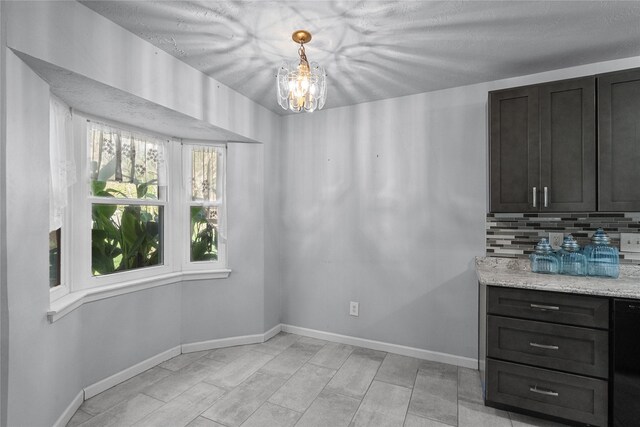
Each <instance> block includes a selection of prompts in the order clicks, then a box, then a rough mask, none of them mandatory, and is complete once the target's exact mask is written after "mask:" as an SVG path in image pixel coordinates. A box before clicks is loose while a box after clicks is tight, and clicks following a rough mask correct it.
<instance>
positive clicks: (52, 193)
mask: <svg viewBox="0 0 640 427" xmlns="http://www.w3.org/2000/svg"><path fill="white" fill-rule="evenodd" d="M71 123H72V122H71V111H70V109H69V106H68V105H66V104H65V103H64V102H62V101H61V100H59V99H58V98H56V97H54V96H53V95H51V97H50V100H49V288H51V292H52V293H51V298H52V299H56V298H59V297H60V296H62V295H64V294H65V293H67V292H68V286H67V285H68V284H67V283H64V282H66V279H63V271H62V270H63V265H64V263H63V262H62V258H63V252H62V243H63V242H62V241H63V234H64V233H63V230H64V228H65V215H66V210H67V204H68V200H69V197H68V196H69V194H68V192H69V187H70V186H71V185H73V184H74V183H75V181H76V175H75V173H76V170H75V162H74V161H73V145H72V129H71V126H72V124H71ZM65 244H66V243H65ZM66 252H67V251H66V249H65V253H66ZM65 274H67V273H66V272H65ZM61 285H64V286H61ZM63 288H64V289H63Z"/></svg>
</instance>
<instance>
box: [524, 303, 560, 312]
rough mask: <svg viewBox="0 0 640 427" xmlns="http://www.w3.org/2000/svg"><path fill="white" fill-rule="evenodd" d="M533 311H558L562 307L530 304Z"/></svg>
mask: <svg viewBox="0 0 640 427" xmlns="http://www.w3.org/2000/svg"><path fill="white" fill-rule="evenodd" d="M530 306H531V309H532V310H540V311H549V310H552V311H558V310H560V307H558V306H557V305H542V304H530Z"/></svg>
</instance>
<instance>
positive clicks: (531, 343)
mask: <svg viewBox="0 0 640 427" xmlns="http://www.w3.org/2000/svg"><path fill="white" fill-rule="evenodd" d="M529 345H530V346H531V347H537V348H544V349H547V350H558V349H560V347H558V346H557V345H548V344H538V343H536V342H530V343H529Z"/></svg>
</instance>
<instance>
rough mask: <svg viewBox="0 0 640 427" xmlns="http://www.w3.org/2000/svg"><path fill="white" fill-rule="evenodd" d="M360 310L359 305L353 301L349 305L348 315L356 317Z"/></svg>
mask: <svg viewBox="0 0 640 427" xmlns="http://www.w3.org/2000/svg"><path fill="white" fill-rule="evenodd" d="M359 309H360V304H359V303H357V302H354V301H351V302H350V303H349V314H350V315H351V316H356V317H358V311H359Z"/></svg>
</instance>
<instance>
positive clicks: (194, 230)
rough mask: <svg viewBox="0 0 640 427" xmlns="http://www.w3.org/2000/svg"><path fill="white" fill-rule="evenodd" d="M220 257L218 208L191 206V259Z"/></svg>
mask: <svg viewBox="0 0 640 427" xmlns="http://www.w3.org/2000/svg"><path fill="white" fill-rule="evenodd" d="M217 259H218V208H215V207H203V206H191V261H216V260H217Z"/></svg>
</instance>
